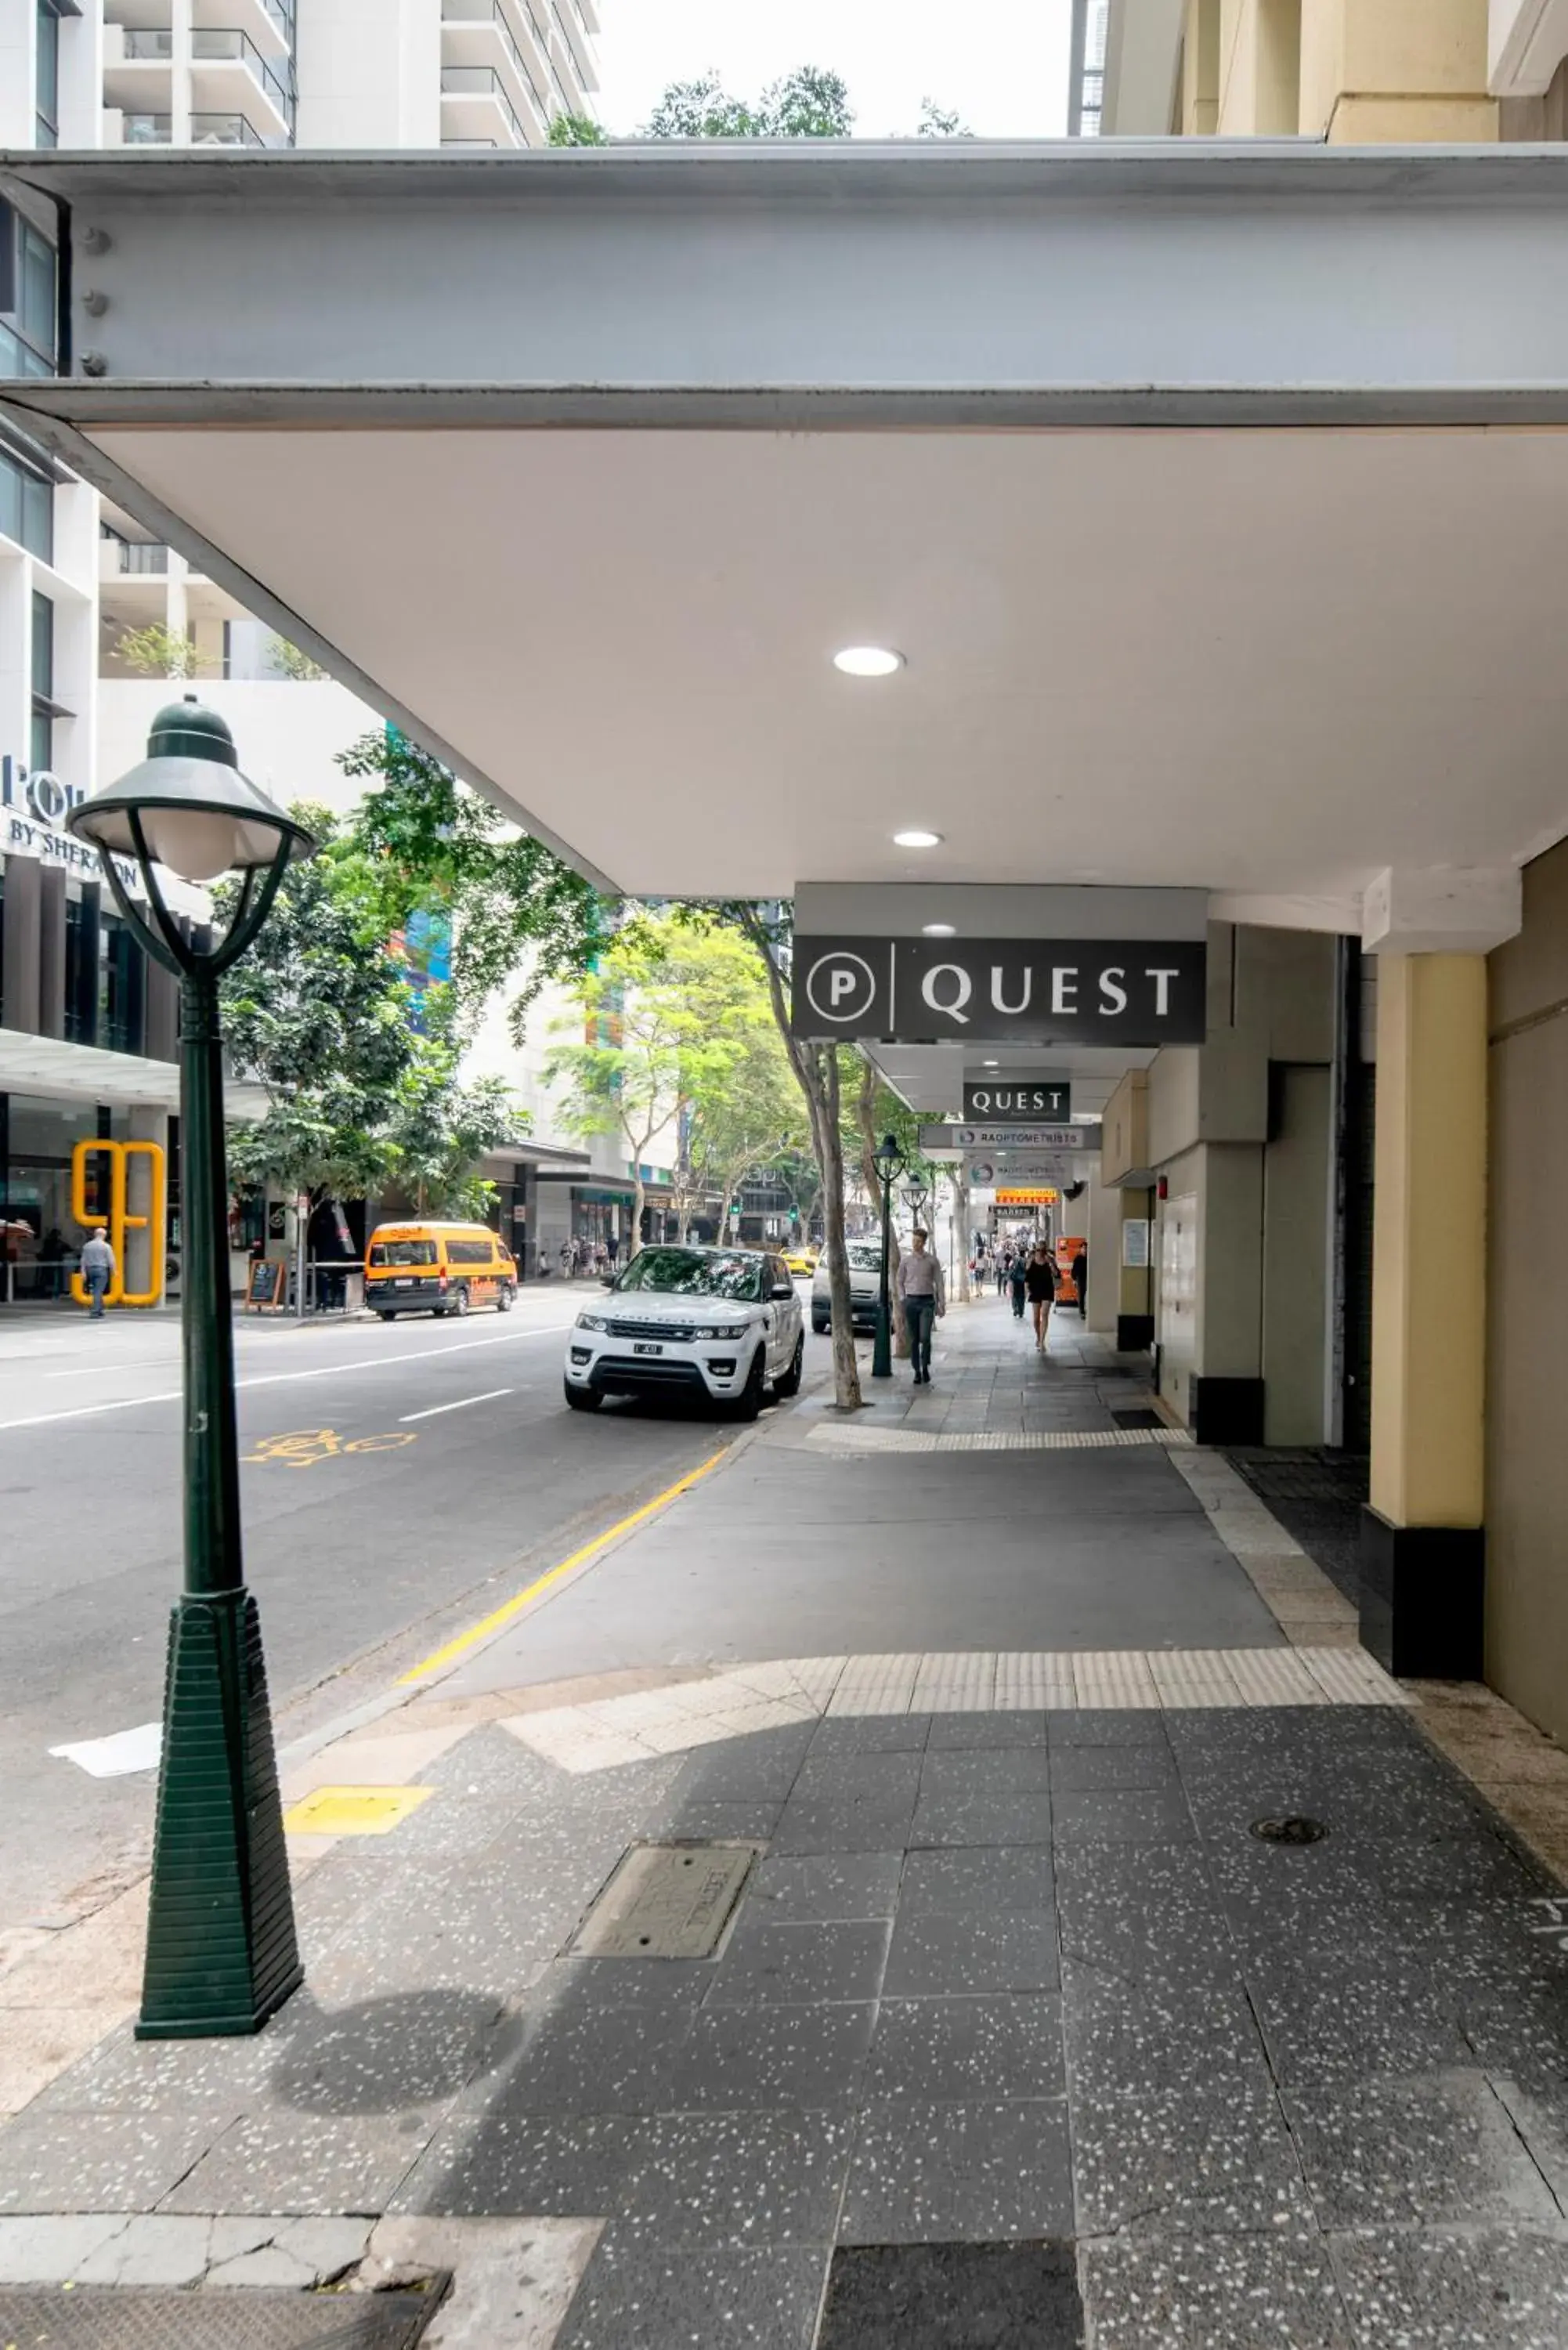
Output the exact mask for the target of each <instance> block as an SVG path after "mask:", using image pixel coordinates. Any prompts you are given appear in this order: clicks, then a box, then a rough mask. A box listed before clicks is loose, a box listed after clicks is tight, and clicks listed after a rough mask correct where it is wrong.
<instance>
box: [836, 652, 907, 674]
mask: <svg viewBox="0 0 1568 2350" xmlns="http://www.w3.org/2000/svg"><path fill="white" fill-rule="evenodd" d="M833 666H834V668H835V669H841V670H842V671H844V674H845V676H846V677H891V676H892V675H893V673H894V671H897V670H901V669H902V668H903V666H904V656H903V654H902V653H896V652H895V651H894V650H893V649H892V647H891V646H890V645H846V646H845V647H844V648H843V650H841V651H839V652H836V653H835V654H834V656H833Z"/></svg>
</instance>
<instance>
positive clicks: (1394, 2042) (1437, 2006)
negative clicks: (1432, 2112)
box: [1245, 1949, 1472, 2082]
mask: <svg viewBox="0 0 1568 2350" xmlns="http://www.w3.org/2000/svg"><path fill="white" fill-rule="evenodd" d="M1245 1974H1246V1981H1247V1985H1248V1988H1249V1990H1250V1991H1251V1996H1252V2002H1253V2005H1254V2007H1255V2009H1256V2011H1257V2014H1258V2019H1259V2022H1261V2023H1262V2031H1263V2038H1264V2041H1265V2043H1266V2044H1267V2047H1268V2051H1269V2056H1270V2061H1271V2062H1272V2065H1273V2067H1274V2070H1275V2072H1276V2073H1277V2074H1278V2075H1279V2077H1280V2079H1281V2080H1282V2081H1287V2082H1306V2081H1312V2080H1320V2081H1328V2080H1337V2081H1350V2082H1354V2081H1358V2080H1362V2079H1364V2078H1366V2077H1368V2076H1370V2075H1374V2074H1400V2073H1423V2072H1427V2071H1429V2070H1430V2069H1431V2068H1432V2067H1433V2066H1436V2065H1463V2064H1469V2063H1470V2062H1471V2061H1472V2058H1471V2054H1470V2050H1469V2044H1468V2043H1467V2041H1466V2038H1465V2035H1464V2033H1463V2032H1462V2031H1461V2029H1460V2026H1459V2021H1458V2018H1457V2016H1456V2015H1454V2014H1453V2013H1452V2012H1451V2011H1450V2010H1449V2007H1448V2005H1447V2004H1446V2002H1444V2000H1443V1998H1442V1997H1441V1995H1440V1993H1439V1992H1438V1990H1437V1989H1436V1987H1435V1986H1434V1984H1433V1982H1432V1980H1431V1976H1430V1973H1429V1972H1428V1969H1427V1968H1426V1967H1425V1966H1424V1964H1423V1963H1422V1961H1421V1960H1419V1959H1418V1958H1417V1959H1415V1960H1407V1959H1404V1958H1402V1957H1400V1956H1399V1955H1398V1954H1397V1953H1394V1952H1390V1951H1386V1950H1366V1949H1362V1950H1355V1951H1354V1952H1332V1953H1331V1952H1324V1951H1322V1950H1315V1951H1312V1952H1310V1953H1298V1952H1296V1951H1293V1950H1288V1949H1280V1950H1276V1951H1274V1952H1273V1953H1272V1955H1270V1956H1268V1957H1265V1958H1257V1957H1254V1956H1250V1957H1249V1958H1248V1959H1247V1960H1246V1964H1245Z"/></svg>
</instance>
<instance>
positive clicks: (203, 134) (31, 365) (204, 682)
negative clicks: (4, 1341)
mask: <svg viewBox="0 0 1568 2350" xmlns="http://www.w3.org/2000/svg"><path fill="white" fill-rule="evenodd" d="M597 32H598V19H597V13H596V9H595V5H594V0H0V146H4V147H17V148H27V147H65V148H90V147H108V146H135V147H198V146H214V147H230V148H244V149H266V148H287V147H295V146H305V147H319V148H345V147H375V148H439V147H442V146H450V147H461V148H465V149H472V148H474V147H494V148H498V149H499V148H505V147H509V146H517V147H536V146H543V145H545V144H546V143H547V140H548V137H549V128H550V124H551V122H552V120H554V119H555V118H556V116H557V115H562V114H576V115H583V114H587V113H590V112H591V110H592V106H593V92H594V91H595V89H596V88H597V70H596V65H595V57H594V43H595V39H596V37H597ZM55 300H56V276H55V254H54V246H53V242H52V223H51V222H50V220H49V219H48V217H47V210H46V211H42V212H40V214H39V217H38V218H37V219H36V220H34V219H28V218H26V217H25V216H24V215H23V214H21V213H16V212H12V211H10V210H8V209H7V208H6V207H5V206H4V205H0V375H6V374H22V375H47V374H49V373H51V372H52V370H53V368H54V363H55ZM161 646H163V647H167V648H174V649H178V648H179V647H181V646H184V647H188V649H189V650H188V652H186V653H184V654H183V655H182V656H181V659H180V660H179V661H177V662H172V663H169V664H166V665H161V664H160V661H159V652H160V647H161ZM182 665H183V666H184V667H186V668H187V670H188V671H189V686H188V687H187V686H185V685H183V684H181V683H175V682H171V675H170V671H171V669H172V668H176V667H179V666H182ZM298 671H299V665H298V664H297V663H293V662H291V661H290V660H289V659H288V657H287V656H286V654H285V653H284V651H283V650H282V649H281V648H280V647H279V645H278V642H277V640H276V639H275V637H274V636H273V635H272V632H271V630H270V629H269V628H268V627H267V625H266V624H265V622H263V621H261V620H258V619H254V617H252V616H251V615H250V614H248V613H247V612H246V611H245V610H244V607H243V606H242V605H241V604H239V603H238V602H236V600H235V599H234V597H233V596H232V595H231V594H230V593H229V591H228V590H227V588H226V587H223V585H221V584H220V583H219V582H218V581H216V580H213V579H210V578H207V577H204V576H203V575H202V573H201V572H200V571H199V570H197V569H195V568H193V567H192V566H191V565H190V564H189V563H187V562H186V560H185V559H184V558H183V556H181V555H180V553H179V552H178V550H177V549H175V548H172V547H170V546H163V545H161V543H159V542H158V541H157V540H156V539H154V538H153V537H152V536H151V535H150V534H149V533H148V531H147V530H146V529H145V528H144V527H143V526H142V525H140V524H138V523H137V522H136V521H135V520H134V518H133V517H132V516H130V515H126V514H122V513H120V512H119V510H118V509H117V508H115V507H114V506H112V505H111V504H108V503H107V502H106V501H104V500H103V499H101V498H99V495H98V494H97V493H95V492H94V491H93V490H91V489H89V488H88V486H87V485H86V484H84V483H81V482H79V481H76V480H74V479H73V478H72V477H71V476H70V475H69V474H68V473H66V472H65V471H64V470H63V469H62V468H61V467H60V466H59V465H57V463H54V461H53V460H52V459H50V458H49V457H48V456H47V455H46V453H45V452H43V451H42V450H40V449H39V448H37V447H36V445H35V444H33V443H32V442H29V441H27V440H26V438H25V437H23V436H21V435H18V434H15V433H12V432H9V431H8V430H7V429H6V428H5V427H4V426H0V1244H3V1245H0V1305H5V1302H6V1300H7V1298H8V1297H10V1296H13V1295H15V1296H16V1297H17V1298H18V1299H26V1298H29V1297H32V1296H35V1295H42V1294H45V1293H46V1292H47V1290H48V1289H49V1287H50V1285H51V1284H54V1285H55V1286H58V1284H59V1279H60V1266H59V1262H58V1259H57V1257H54V1258H53V1259H51V1257H50V1255H49V1253H47V1251H46V1250H44V1248H43V1244H44V1243H45V1242H46V1241H47V1236H48V1235H49V1234H50V1233H51V1232H56V1233H58V1232H67V1234H68V1233H69V1232H71V1231H72V1230H73V1229H74V1227H73V1226H72V1224H71V1219H70V1176H71V1157H72V1152H73V1150H74V1149H75V1147H76V1145H77V1144H78V1142H80V1141H82V1140H84V1139H89V1138H95V1137H103V1138H106V1139H122V1138H127V1137H134V1138H135V1139H141V1140H149V1139H151V1140H155V1141H156V1140H161V1139H166V1136H167V1130H168V1113H169V1111H170V1110H171V1107H173V1106H174V1104H175V1102H176V1101H177V1099H178V1076H177V1072H176V1070H175V1068H174V1066H173V1058H172V1056H173V1052H174V1043H175V1037H174V1014H173V999H172V994H171V990H170V987H169V985H168V984H167V983H166V981H165V976H164V974H163V973H162V972H160V971H158V970H156V969H150V968H149V967H148V964H147V961H146V958H145V957H144V956H143V954H142V952H141V950H140V947H138V946H137V944H136V941H135V940H134V938H133V937H132V936H131V934H130V931H129V930H128V929H127V928H126V927H125V925H124V924H123V923H122V922H121V921H120V920H119V916H118V914H117V912H116V911H115V909H114V907H113V905H112V903H111V902H109V899H108V893H107V892H106V891H104V890H103V889H102V888H101V887H100V884H99V878H98V874H97V868H96V864H95V861H94V860H93V859H92V858H90V857H89V856H88V855H87V854H86V853H85V852H84V851H83V850H82V849H81V848H79V847H78V846H77V844H76V843H74V842H73V841H71V840H70V839H69V838H68V837H67V835H66V834H65V832H64V831H63V829H62V823H63V818H64V816H65V815H66V813H67V810H68V809H69V807H70V806H72V805H73V804H74V803H75V802H76V801H77V800H78V799H80V798H81V797H83V796H84V795H86V794H88V792H90V791H92V790H94V789H95V788H96V787H97V785H99V783H100V782H101V781H103V780H104V779H105V778H106V777H107V776H109V775H118V774H119V773H121V772H122V771H123V770H124V769H125V768H126V767H128V766H130V765H131V764H133V763H134V761H135V760H136V759H138V758H140V756H141V755H142V751H143V746H144V744H145V741H146V735H147V728H148V723H149V721H150V719H151V715H152V712H153V711H154V710H156V709H157V708H158V706H159V705H160V704H161V702H166V701H168V700H170V699H171V697H172V696H175V695H177V694H179V693H180V692H181V691H186V690H190V691H196V692H199V693H200V694H201V695H202V698H203V699H205V700H209V701H211V702H213V703H214V704H215V705H216V706H218V707H219V708H220V709H222V710H223V714H224V716H225V717H226V718H227V719H228V720H229V723H230V724H231V725H232V727H233V728H234V734H235V738H236V740H237V742H238V743H239V745H240V750H241V756H242V758H243V760H244V764H245V766H246V768H247V770H248V771H249V772H250V773H251V774H253V775H255V777H256V779H257V780H258V781H259V782H260V783H262V784H263V785H265V788H266V789H268V790H269V791H272V792H274V793H275V794H276V795H277V796H279V797H280V798H282V799H284V800H290V799H309V800H314V801H317V802H326V803H327V804H328V805H337V806H339V807H341V806H346V805H347V804H348V799H349V798H350V796H351V789H352V787H350V786H349V785H348V784H347V782H346V779H345V778H344V776H343V775H342V774H341V771H340V770H339V769H338V768H337V764H336V759H337V753H338V752H340V751H342V750H345V749H347V748H348V745H349V743H352V742H354V741H355V740H356V739H357V738H358V736H360V735H362V734H363V733H366V732H367V731H368V730H369V729H370V728H371V727H373V726H375V725H376V724H377V723H379V722H378V719H377V715H376V713H375V712H373V711H372V710H370V709H369V708H368V707H367V706H366V704H365V703H364V702H360V701H358V699H357V698H356V697H355V696H354V695H353V694H352V693H350V692H348V690H347V689H346V688H344V687H342V686H340V685H337V684H336V683H335V682H333V681H328V680H326V679H321V678H310V677H309V676H308V674H307V673H306V674H305V675H303V676H302V675H301V674H299V673H298ZM128 871H129V868H128ZM170 890H171V902H173V903H175V904H176V905H177V906H179V907H180V908H181V909H182V910H183V911H184V912H185V913H186V914H187V916H188V918H190V919H192V920H198V919H200V916H201V913H202V903H203V901H202V899H201V897H200V895H199V893H192V892H190V891H184V890H182V889H179V888H178V886H177V885H175V884H173V883H172V882H171V884H170ZM535 1075H536V1072H535V1071H533V1070H527V1071H524V1072H522V1073H521V1076H522V1082H521V1086H520V1090H521V1091H522V1092H523V1093H524V1094H526V1095H528V1096H529V1097H530V1106H531V1107H535V1114H536V1126H538V1125H542V1124H545V1123H547V1119H545V1118H544V1117H543V1116H542V1115H541V1114H540V1105H539V1103H538V1102H537V1101H536V1100H535V1095H536V1091H537V1088H536V1087H535V1085H534V1084H533V1082H532V1081H533V1078H534V1076H535ZM550 1155H551V1154H549V1153H548V1152H543V1153H542V1152H540V1151H539V1150H537V1149H524V1151H522V1152H520V1153H519V1154H517V1156H518V1159H519V1164H518V1166H517V1167H516V1168H515V1169H513V1168H510V1167H509V1168H507V1169H506V1170H504V1172H505V1180H506V1183H507V1186H508V1189H507V1201H508V1213H509V1215H511V1216H512V1217H513V1218H514V1222H511V1223H509V1225H508V1229H507V1237H508V1239H509V1240H512V1241H513V1242H514V1243H516V1244H517V1246H518V1251H519V1253H520V1254H522V1253H524V1247H526V1248H527V1249H528V1250H529V1251H530V1253H531V1255H532V1257H533V1258H534V1259H536V1258H537V1257H538V1255H539V1254H540V1253H541V1251H542V1250H543V1251H545V1252H546V1253H553V1251H554V1249H555V1247H556V1245H557V1244H558V1243H559V1241H560V1239H562V1238H563V1237H565V1235H566V1232H567V1231H568V1230H569V1229H570V1228H571V1225H572V1223H573V1222H579V1221H580V1218H579V1217H578V1215H577V1213H576V1208H575V1204H574V1201H575V1195H574V1193H573V1191H572V1187H571V1186H570V1184H569V1183H568V1182H566V1181H562V1180H557V1182H556V1184H554V1185H553V1186H550V1187H547V1188H546V1187H544V1186H540V1188H539V1191H538V1196H537V1201H535V1194H534V1191H532V1190H527V1191H525V1190H524V1184H525V1182H526V1183H527V1184H528V1185H532V1184H533V1182H534V1174H533V1172H532V1171H531V1170H533V1168H534V1167H535V1163H536V1162H537V1161H538V1160H539V1159H541V1158H544V1159H549V1157H550ZM560 1157H561V1154H558V1153H557V1154H556V1159H557V1160H559V1159H560ZM593 1158H594V1161H595V1164H594V1166H593V1168H592V1170H590V1171H591V1173H592V1189H591V1190H590V1191H588V1192H587V1194H586V1205H585V1210H584V1212H587V1211H588V1210H589V1209H592V1210H594V1211H598V1212H602V1207H603V1202H604V1201H606V1200H607V1199H609V1198H611V1197H612V1196H614V1197H619V1196H621V1195H622V1193H623V1192H624V1191H625V1189H626V1188H627V1187H626V1186H624V1184H618V1177H619V1176H623V1175H624V1172H625V1170H624V1169H619V1168H617V1167H616V1166H615V1165H614V1164H613V1163H610V1162H608V1161H607V1159H606V1154H605V1153H604V1152H603V1151H601V1150H599V1149H595V1151H594V1153H593ZM524 1162H526V1165H524ZM29 1235H30V1238H29ZM241 1237H242V1238H244V1237H246V1235H241Z"/></svg>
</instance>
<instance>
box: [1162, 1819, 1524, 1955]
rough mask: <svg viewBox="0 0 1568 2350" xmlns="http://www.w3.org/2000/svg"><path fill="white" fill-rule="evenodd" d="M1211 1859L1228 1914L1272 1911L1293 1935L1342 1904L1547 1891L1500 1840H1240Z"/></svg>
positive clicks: (1211, 1852) (1206, 1850) (1218, 1847)
mask: <svg viewBox="0 0 1568 2350" xmlns="http://www.w3.org/2000/svg"><path fill="white" fill-rule="evenodd" d="M1203 1854H1204V1864H1205V1866H1206V1867H1207V1868H1208V1870H1209V1874H1210V1880H1211V1881H1212V1883H1213V1885H1214V1887H1215V1889H1216V1891H1217V1892H1218V1893H1219V1895H1220V1898H1221V1900H1222V1902H1223V1903H1224V1905H1225V1907H1226V1908H1228V1909H1230V1910H1231V1911H1232V1912H1233V1914H1235V1915H1236V1916H1238V1917H1245V1916H1246V1915H1247V1913H1248V1912H1249V1911H1258V1912H1262V1913H1266V1912H1269V1911H1271V1910H1272V1913H1273V1914H1274V1916H1275V1917H1276V1918H1277V1920H1278V1922H1279V1926H1280V1930H1281V1932H1282V1934H1283V1935H1287V1936H1288V1935H1289V1934H1290V1933H1291V1932H1293V1930H1294V1924H1295V1917H1296V1916H1297V1915H1300V1916H1311V1915H1317V1916H1321V1915H1322V1914H1323V1913H1324V1911H1325V1910H1327V1909H1331V1908H1334V1907H1336V1906H1337V1907H1340V1908H1344V1909H1345V1911H1346V1913H1349V1912H1350V1911H1351V1910H1353V1909H1354V1908H1355V1907H1356V1906H1357V1905H1360V1906H1361V1907H1362V1908H1366V1906H1367V1905H1368V1904H1370V1903H1376V1902H1386V1901H1421V1902H1433V1901H1440V1902H1455V1901H1459V1900H1464V1899H1490V1900H1515V1901H1522V1900H1525V1899H1528V1898H1530V1896H1532V1894H1536V1893H1539V1891H1540V1890H1541V1887H1540V1883H1539V1881H1538V1878H1537V1877H1536V1874H1535V1872H1534V1871H1533V1870H1532V1869H1530V1868H1529V1867H1527V1866H1525V1864H1524V1863H1523V1862H1522V1861H1521V1859H1520V1858H1519V1856H1517V1854H1515V1853H1512V1852H1511V1851H1510V1850H1509V1848H1508V1846H1506V1845H1504V1844H1503V1842H1502V1841H1501V1838H1499V1837H1495V1836H1486V1835H1482V1836H1480V1837H1478V1838H1475V1839H1474V1840H1471V1839H1469V1838H1466V1839H1463V1840H1450V1841H1448V1842H1443V1843H1433V1844H1428V1843H1424V1842H1421V1841H1419V1840H1417V1839H1411V1838H1406V1839H1397V1838H1390V1839H1386V1840H1382V1841H1370V1840H1368V1839H1366V1838H1365V1837H1361V1838H1357V1837H1355V1836H1354V1835H1330V1836H1328V1837H1327V1838H1325V1840H1324V1842H1323V1843H1322V1844H1316V1845H1302V1846H1294V1847H1291V1846H1282V1845H1268V1844H1262V1843H1260V1842H1259V1841H1258V1839H1257V1838H1256V1837H1255V1836H1237V1837H1235V1838H1234V1839H1233V1840H1224V1841H1212V1840H1211V1841H1210V1842H1209V1843H1207V1844H1206V1845H1205V1846H1204V1847H1203Z"/></svg>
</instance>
